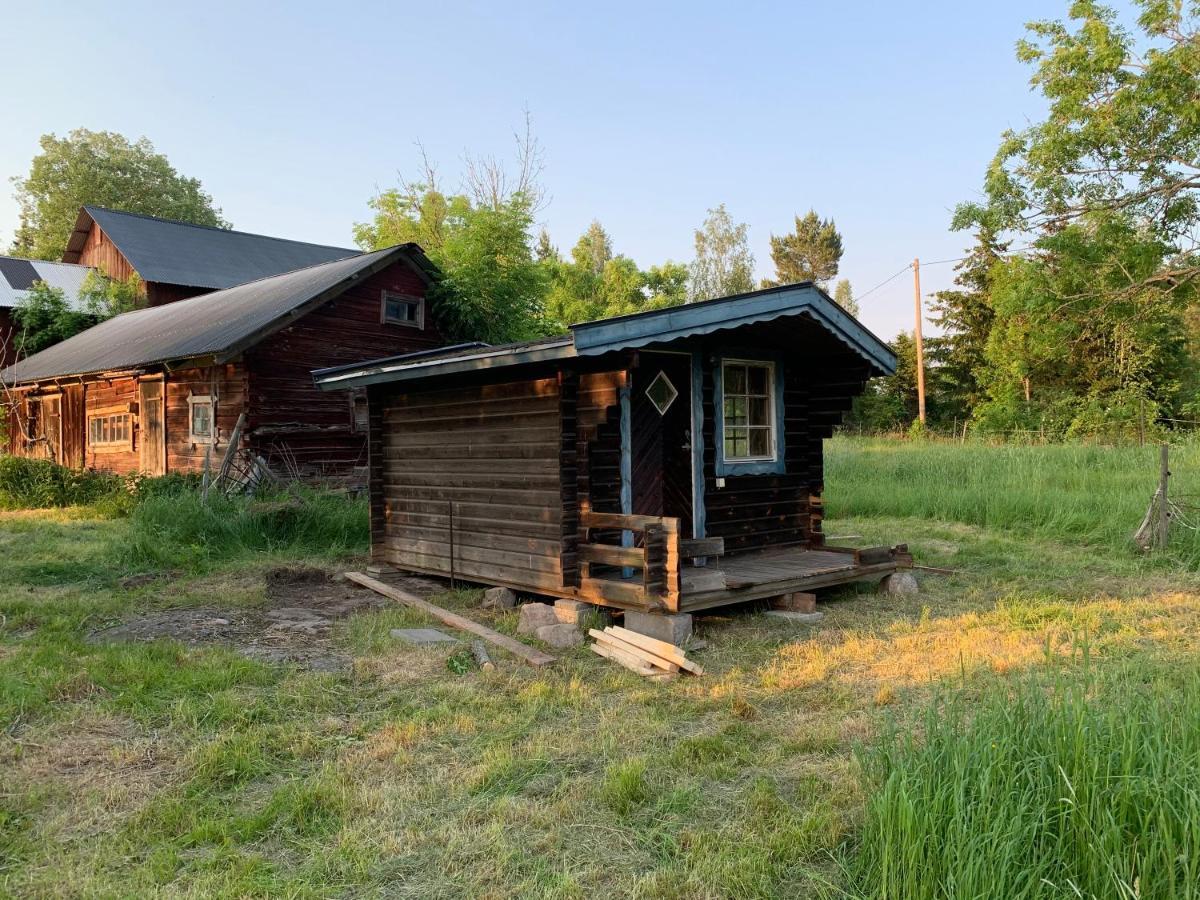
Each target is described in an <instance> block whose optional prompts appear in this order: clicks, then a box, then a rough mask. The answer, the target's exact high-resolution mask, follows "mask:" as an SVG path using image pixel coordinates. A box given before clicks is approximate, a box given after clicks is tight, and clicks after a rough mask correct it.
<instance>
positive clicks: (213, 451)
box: [165, 363, 247, 473]
mask: <svg viewBox="0 0 1200 900" xmlns="http://www.w3.org/2000/svg"><path fill="white" fill-rule="evenodd" d="M193 395H194V396H200V397H203V396H209V397H212V398H213V399H214V400H215V401H216V402H215V409H214V418H215V421H216V426H217V440H216V442H215V443H214V444H212V445H211V448H210V446H209V445H208V444H197V443H193V442H192V440H191V437H190V435H191V419H190V416H191V407H190V406H189V404H188V398H189V397H191V396H193ZM246 396H247V387H246V368H245V366H244V365H242V364H241V363H230V364H228V365H224V366H199V367H196V368H192V369H178V370H176V371H174V372H170V373H168V375H167V376H166V399H165V408H166V413H165V418H166V426H167V472H169V473H171V472H203V471H204V459H205V456H206V455H210V463H209V464H210V466H211V467H212V468H213V469H214V470H215V469H216V467H217V466H218V465H219V464H220V462H221V456H222V455H223V454H224V453H225V450H226V448H227V447H228V446H229V436H230V434H231V433H232V432H233V428H234V426H235V425H236V424H237V420H238V416H239V415H241V413H242V410H244V409H245V408H246Z"/></svg>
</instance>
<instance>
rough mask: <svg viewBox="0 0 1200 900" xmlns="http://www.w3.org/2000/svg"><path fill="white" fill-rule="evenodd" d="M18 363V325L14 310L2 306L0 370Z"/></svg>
mask: <svg viewBox="0 0 1200 900" xmlns="http://www.w3.org/2000/svg"><path fill="white" fill-rule="evenodd" d="M16 361H17V325H16V322H14V321H13V314H12V310H11V309H9V308H8V307H7V306H0V369H3V368H4V367H5V366H11V365H12V364H13V363H15V362H16Z"/></svg>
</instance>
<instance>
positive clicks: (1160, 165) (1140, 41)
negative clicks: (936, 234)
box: [955, 0, 1200, 296]
mask: <svg viewBox="0 0 1200 900" xmlns="http://www.w3.org/2000/svg"><path fill="white" fill-rule="evenodd" d="M1135 2H1136V5H1137V6H1138V7H1139V8H1140V9H1141V16H1140V18H1139V19H1138V20H1137V27H1138V30H1139V32H1140V34H1138V35H1135V34H1133V33H1131V32H1130V31H1129V30H1127V29H1125V28H1123V27H1122V26H1120V25H1119V24H1118V21H1117V14H1116V12H1115V11H1114V10H1112V9H1110V8H1109V7H1107V6H1103V5H1101V4H1099V3H1097V2H1095V0H1075V2H1073V3H1071V5H1070V12H1069V17H1068V18H1069V20H1070V21H1069V23H1065V22H1061V21H1055V22H1051V21H1040V22H1033V23H1030V24H1029V25H1028V26H1027V29H1028V31H1029V33H1030V37H1029V39H1027V40H1023V41H1021V42H1020V43H1019V44H1018V51H1017V55H1018V58H1019V59H1021V60H1022V61H1024V62H1026V63H1029V64H1031V65H1033V66H1035V67H1036V68H1035V71H1034V75H1033V78H1032V84H1033V85H1034V86H1035V87H1036V88H1038V89H1039V90H1040V91H1041V93H1042V95H1043V96H1044V97H1045V98H1046V99H1047V100H1048V101H1049V111H1048V115H1047V117H1046V119H1045V121H1043V122H1040V123H1037V124H1035V125H1033V126H1031V127H1029V128H1027V129H1024V130H1023V131H1007V132H1005V133H1004V135H1003V138H1002V140H1001V143H1000V148H999V150H998V151H997V153H996V156H995V158H994V159H993V161H992V163H991V166H990V167H989V169H988V172H987V176H986V179H985V184H984V187H985V192H986V202H985V203H982V204H980V203H968V204H963V205H962V206H960V207H959V209H958V211H957V213H956V216H955V225H956V226H957V227H969V226H972V225H985V226H987V227H988V228H990V229H991V230H993V231H996V232H999V231H1001V230H1006V229H1007V230H1012V231H1017V232H1026V233H1030V232H1031V233H1035V234H1037V233H1043V232H1045V233H1052V232H1056V231H1059V230H1061V229H1063V228H1065V227H1067V226H1069V225H1070V224H1072V223H1075V222H1078V221H1080V220H1081V219H1084V218H1087V217H1088V216H1089V215H1091V214H1092V213H1101V212H1102V213H1107V214H1112V215H1117V216H1119V217H1120V218H1122V219H1124V220H1126V221H1133V222H1138V223H1140V224H1141V225H1143V226H1144V227H1146V228H1148V229H1150V230H1151V231H1152V232H1153V234H1154V236H1155V237H1156V238H1157V239H1159V240H1161V241H1162V242H1163V243H1164V244H1165V245H1167V246H1168V247H1170V248H1172V249H1171V252H1169V253H1168V254H1167V258H1166V259H1165V260H1164V263H1165V264H1164V265H1163V266H1161V267H1160V268H1158V269H1155V270H1153V271H1148V272H1144V273H1143V275H1142V279H1143V280H1142V281H1141V282H1135V281H1134V280H1133V279H1132V278H1126V279H1125V280H1124V282H1119V283H1116V284H1109V285H1107V289H1108V290H1110V291H1112V290H1119V291H1122V292H1125V293H1126V294H1128V295H1130V296H1133V295H1137V294H1138V293H1139V292H1140V290H1141V288H1142V287H1143V286H1144V285H1145V284H1148V283H1153V284H1166V285H1168V286H1170V285H1178V284H1183V283H1186V282H1191V281H1194V280H1196V278H1197V277H1198V276H1200V256H1198V255H1197V253H1196V249H1197V243H1196V237H1197V234H1198V230H1197V226H1200V199H1198V196H1197V190H1198V189H1200V119H1198V117H1197V115H1196V108H1197V107H1196V97H1197V95H1198V94H1200V29H1198V27H1197V21H1196V20H1197V16H1198V14H1200V9H1198V8H1197V6H1196V4H1195V3H1194V2H1188V3H1184V2H1169V0H1135Z"/></svg>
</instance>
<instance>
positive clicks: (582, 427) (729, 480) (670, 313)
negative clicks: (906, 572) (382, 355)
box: [314, 284, 899, 612]
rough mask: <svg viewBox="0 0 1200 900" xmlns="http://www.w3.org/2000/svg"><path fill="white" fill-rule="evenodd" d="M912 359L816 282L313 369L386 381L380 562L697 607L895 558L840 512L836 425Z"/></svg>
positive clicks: (375, 510)
mask: <svg viewBox="0 0 1200 900" xmlns="http://www.w3.org/2000/svg"><path fill="white" fill-rule="evenodd" d="M895 364H896V360H895V356H894V355H893V353H892V351H891V350H890V349H889V348H888V346H887V345H886V344H884V343H883V342H882V341H881V340H879V339H878V338H877V337H875V336H874V335H873V334H871V333H870V332H869V331H868V330H867V329H866V328H864V327H863V326H862V325H861V324H860V323H859V322H857V321H856V320H855V319H854V318H852V317H851V316H850V315H849V314H847V313H846V312H845V311H844V310H842V309H841V308H840V307H838V306H837V305H836V304H835V303H834V302H833V301H832V300H831V299H830V298H829V297H828V295H826V294H825V293H824V292H823V291H821V290H820V289H819V288H817V287H815V286H813V285H811V284H799V285H790V286H785V287H780V288H773V289H770V290H764V291H757V292H754V293H750V294H744V295H739V296H735V297H727V298H722V299H718V300H711V301H707V302H703V303H694V304H689V305H687V306H681V307H677V308H673V309H664V310H658V311H653V312H647V313H640V314H636V315H631V316H624V317H620V318H614V319H607V320H602V321H598V322H591V323H587V324H583V325H576V326H574V327H572V328H571V330H570V333H569V334H566V335H563V336H561V337H554V338H549V339H544V340H538V341H532V342H529V343H523V344H515V345H510V346H499V347H489V346H486V345H482V344H475V345H470V346H464V347H458V348H449V349H445V350H441V351H433V352H428V353H418V354H410V355H403V356H397V357H393V358H390V359H381V360H374V361H371V362H366V363H361V364H358V365H353V366H343V367H339V368H331V369H326V370H324V371H318V372H314V379H315V381H316V383H317V385H318V386H319V387H320V388H321V389H322V390H326V391H335V390H339V389H346V388H356V389H361V388H364V387H365V388H366V390H367V392H368V407H369V410H370V503H371V534H372V554H373V557H374V559H375V560H376V561H377V562H379V563H382V564H390V565H392V566H395V567H397V568H401V569H406V570H412V571H417V572H426V573H435V574H438V575H453V576H457V577H460V578H464V579H468V580H472V581H476V582H483V583H486V584H494V585H506V586H508V587H511V588H514V589H518V590H523V591H527V592H533V593H538V594H544V595H549V596H555V597H566V598H574V599H579V600H585V601H588V602H591V603H597V604H602V605H609V606H616V607H622V608H625V609H642V610H657V611H670V612H680V611H684V612H686V611H688V610H693V609H701V608H704V607H708V606H715V605H720V604H725V603H733V602H738V601H741V600H750V599H756V598H761V597H767V596H773V595H777V594H781V593H786V592H790V591H804V590H809V589H812V588H815V587H821V586H827V585H831V584H837V583H841V582H845V581H852V580H856V579H859V578H864V577H869V576H876V577H878V576H882V575H885V574H887V573H889V572H891V571H893V570H895V569H896V568H897V566H898V564H899V561H898V560H897V558H896V557H895V555H894V554H892V553H890V552H888V551H886V550H884V551H882V552H881V551H878V550H876V551H874V552H872V553H867V554H864V553H862V552H858V551H852V550H850V551H846V550H841V549H832V548H826V547H825V542H824V536H823V535H822V532H821V518H822V502H821V492H822V488H823V479H824V475H823V467H822V442H823V440H824V439H825V438H826V437H828V436H829V435H830V434H831V433H832V431H833V429H834V426H835V425H837V424H838V422H839V421H840V419H841V417H842V415H843V414H844V413H845V412H846V411H847V410H848V409H849V407H850V404H851V401H852V399H853V398H854V397H855V396H856V395H857V394H859V393H860V392H861V391H862V390H863V388H864V386H865V384H866V382H867V380H868V379H869V378H871V377H873V376H877V375H884V374H889V373H891V372H893V371H894V369H895Z"/></svg>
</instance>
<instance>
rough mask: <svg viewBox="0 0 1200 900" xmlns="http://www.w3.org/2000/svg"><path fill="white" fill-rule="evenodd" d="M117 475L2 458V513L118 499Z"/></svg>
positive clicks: (119, 481) (42, 461) (120, 482)
mask: <svg viewBox="0 0 1200 900" xmlns="http://www.w3.org/2000/svg"><path fill="white" fill-rule="evenodd" d="M124 485H125V482H124V480H123V479H122V478H120V477H119V476H116V475H104V474H101V473H98V472H91V471H82V472H81V471H77V470H75V469H68V468H66V467H65V466H60V465H57V464H56V463H53V462H51V461H50V460H47V459H24V458H22V457H17V456H0V509H49V508H52V507H61V506H80V505H86V504H92V503H97V502H99V501H101V500H104V499H108V498H111V497H114V496H116V495H118V494H119V493H120V492H121V491H122V489H123V487H124Z"/></svg>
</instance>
